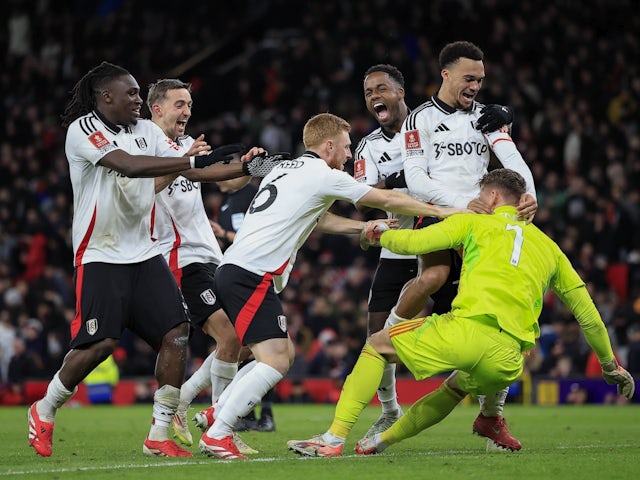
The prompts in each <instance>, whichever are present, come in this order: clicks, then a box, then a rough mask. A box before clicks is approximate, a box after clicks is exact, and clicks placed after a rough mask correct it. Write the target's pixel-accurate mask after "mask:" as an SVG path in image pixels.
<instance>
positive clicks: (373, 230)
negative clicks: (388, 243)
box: [360, 220, 389, 251]
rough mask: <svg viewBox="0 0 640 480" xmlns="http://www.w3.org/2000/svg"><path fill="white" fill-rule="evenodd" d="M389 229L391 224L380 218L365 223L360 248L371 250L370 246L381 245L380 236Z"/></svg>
mask: <svg viewBox="0 0 640 480" xmlns="http://www.w3.org/2000/svg"><path fill="white" fill-rule="evenodd" d="M387 230H389V225H387V223H386V222H384V221H380V220H371V221H369V222H367V223H365V225H364V227H363V228H362V231H361V232H360V248H361V249H362V250H365V251H366V250H369V247H379V246H380V237H381V236H382V234H383V233H384V232H386V231H387Z"/></svg>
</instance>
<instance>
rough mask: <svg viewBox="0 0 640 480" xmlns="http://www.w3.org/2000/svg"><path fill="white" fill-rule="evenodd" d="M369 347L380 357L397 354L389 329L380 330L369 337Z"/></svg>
mask: <svg viewBox="0 0 640 480" xmlns="http://www.w3.org/2000/svg"><path fill="white" fill-rule="evenodd" d="M368 342H369V345H371V346H372V347H373V349H374V350H375V351H376V352H378V353H379V354H380V355H389V354H395V348H394V347H393V344H392V343H391V338H390V337H389V331H388V330H387V329H383V330H380V331H379V332H376V333H374V334H373V335H371V337H369V340H368Z"/></svg>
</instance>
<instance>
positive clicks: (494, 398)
mask: <svg viewBox="0 0 640 480" xmlns="http://www.w3.org/2000/svg"><path fill="white" fill-rule="evenodd" d="M508 393H509V387H507V388H504V389H502V390H500V391H498V392H496V393H490V394H487V395H478V402H479V403H480V413H482V415H484V416H485V417H497V416H498V415H502V411H503V410H504V402H505V401H506V399H507V394H508Z"/></svg>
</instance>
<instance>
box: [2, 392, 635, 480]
mask: <svg viewBox="0 0 640 480" xmlns="http://www.w3.org/2000/svg"><path fill="white" fill-rule="evenodd" d="M199 408H200V406H194V408H193V412H195V411H197V410H199ZM378 408H379V407H368V408H367V409H366V410H365V411H364V412H363V415H362V416H361V418H360V420H359V421H358V423H357V424H356V427H355V428H354V430H353V432H352V434H351V436H350V438H349V439H348V441H347V445H346V447H345V455H344V456H343V457H342V458H331V459H324V458H302V457H299V456H297V455H295V454H293V453H292V452H289V451H288V450H287V447H286V441H287V440H290V439H306V438H309V437H311V436H313V435H315V434H317V433H320V432H323V431H325V430H326V429H327V427H328V426H329V424H330V422H331V419H332V417H333V411H334V406H333V405H282V404H276V405H275V407H274V416H275V420H276V431H275V432H271V433H261V432H244V433H242V437H243V439H244V440H245V442H247V443H248V444H249V445H251V446H252V447H254V448H256V449H257V450H259V451H260V453H259V454H258V455H254V456H251V460H248V461H220V460H216V459H211V458H208V457H205V456H203V455H201V454H200V453H199V450H198V447H197V440H198V439H199V433H198V430H197V429H196V428H195V427H194V426H191V432H192V434H193V436H194V441H195V443H196V445H194V446H193V447H190V450H191V451H192V452H193V454H194V457H193V458H186V459H168V458H150V457H146V456H144V455H142V442H143V441H144V438H145V436H146V434H147V431H148V425H149V422H150V419H151V405H140V406H131V407H114V406H93V407H84V408H82V407H80V408H71V407H65V408H63V409H62V410H61V411H60V412H59V413H58V416H57V419H56V427H55V432H54V450H53V455H52V456H51V457H49V458H41V457H38V456H37V455H36V454H35V453H34V451H33V450H32V449H31V448H30V447H29V446H28V442H27V420H26V417H27V408H26V407H22V408H8V407H7V408H0V425H1V426H2V427H1V428H0V446H1V447H2V453H1V454H0V480H2V479H5V478H7V479H24V480H27V479H29V480H32V479H60V480H70V479H76V478H91V479H92V480H100V479H117V480H122V479H143V480H144V479H153V480H157V479H159V478H168V479H171V480H179V479H190V480H193V479H205V478H206V479H209V478H225V479H231V480H243V479H255V478H268V479H277V480H285V479H304V480H311V479H314V480H315V479H323V480H324V479H327V480H355V479H370V478H379V479H384V480H394V479H402V480H409V479H415V478H419V479H422V478H430V479H431V478H432V479H442V478H446V479H447V480H452V479H458V478H460V479H492V480H500V479H509V480H517V479H521V478H522V479H545V480H552V479H563V480H564V479H581V480H588V479H598V480H613V479H624V480H627V479H630V478H635V477H636V476H637V474H638V473H637V472H638V470H639V469H640V421H639V419H640V406H639V405H637V404H635V405H626V406H600V405H598V406H595V405H589V406H579V407H576V406H561V407H536V406H526V407H525V406H519V405H507V409H506V416H507V419H508V421H509V425H510V429H511V431H512V433H513V434H514V435H515V436H516V437H518V438H519V439H520V440H521V441H522V444H523V449H522V451H520V452H517V453H511V452H509V453H504V452H500V453H487V452H486V451H485V441H484V439H481V438H479V437H477V436H475V435H472V434H471V424H472V422H473V420H474V418H475V416H476V415H477V411H478V409H477V407H476V406H475V405H474V406H460V407H458V408H457V409H456V410H454V412H453V413H452V414H451V415H450V416H449V417H448V418H446V419H445V420H444V421H443V422H441V423H440V424H439V425H436V426H435V427H433V428H431V429H429V430H427V431H425V432H422V433H421V434H419V435H417V436H416V437H413V438H411V439H408V440H405V441H404V442H401V443H399V444H397V445H394V446H392V447H390V448H389V449H387V450H386V451H385V452H383V453H382V454H380V455H375V456H369V457H361V456H356V455H355V454H353V447H354V445H355V442H356V441H357V440H358V439H360V437H361V436H362V435H363V434H364V432H365V431H366V430H367V428H368V427H369V426H370V424H371V423H372V422H373V421H374V420H375V419H376V418H377V416H378V414H379V409H378ZM190 413H192V412H190Z"/></svg>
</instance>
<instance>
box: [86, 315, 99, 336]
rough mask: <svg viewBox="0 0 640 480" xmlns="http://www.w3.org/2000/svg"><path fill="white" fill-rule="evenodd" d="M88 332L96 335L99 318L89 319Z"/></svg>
mask: <svg viewBox="0 0 640 480" xmlns="http://www.w3.org/2000/svg"><path fill="white" fill-rule="evenodd" d="M86 325H87V333H88V334H89V335H91V336H93V335H95V334H96V332H97V331H98V319H97V318H90V319H89V320H87V323H86Z"/></svg>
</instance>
